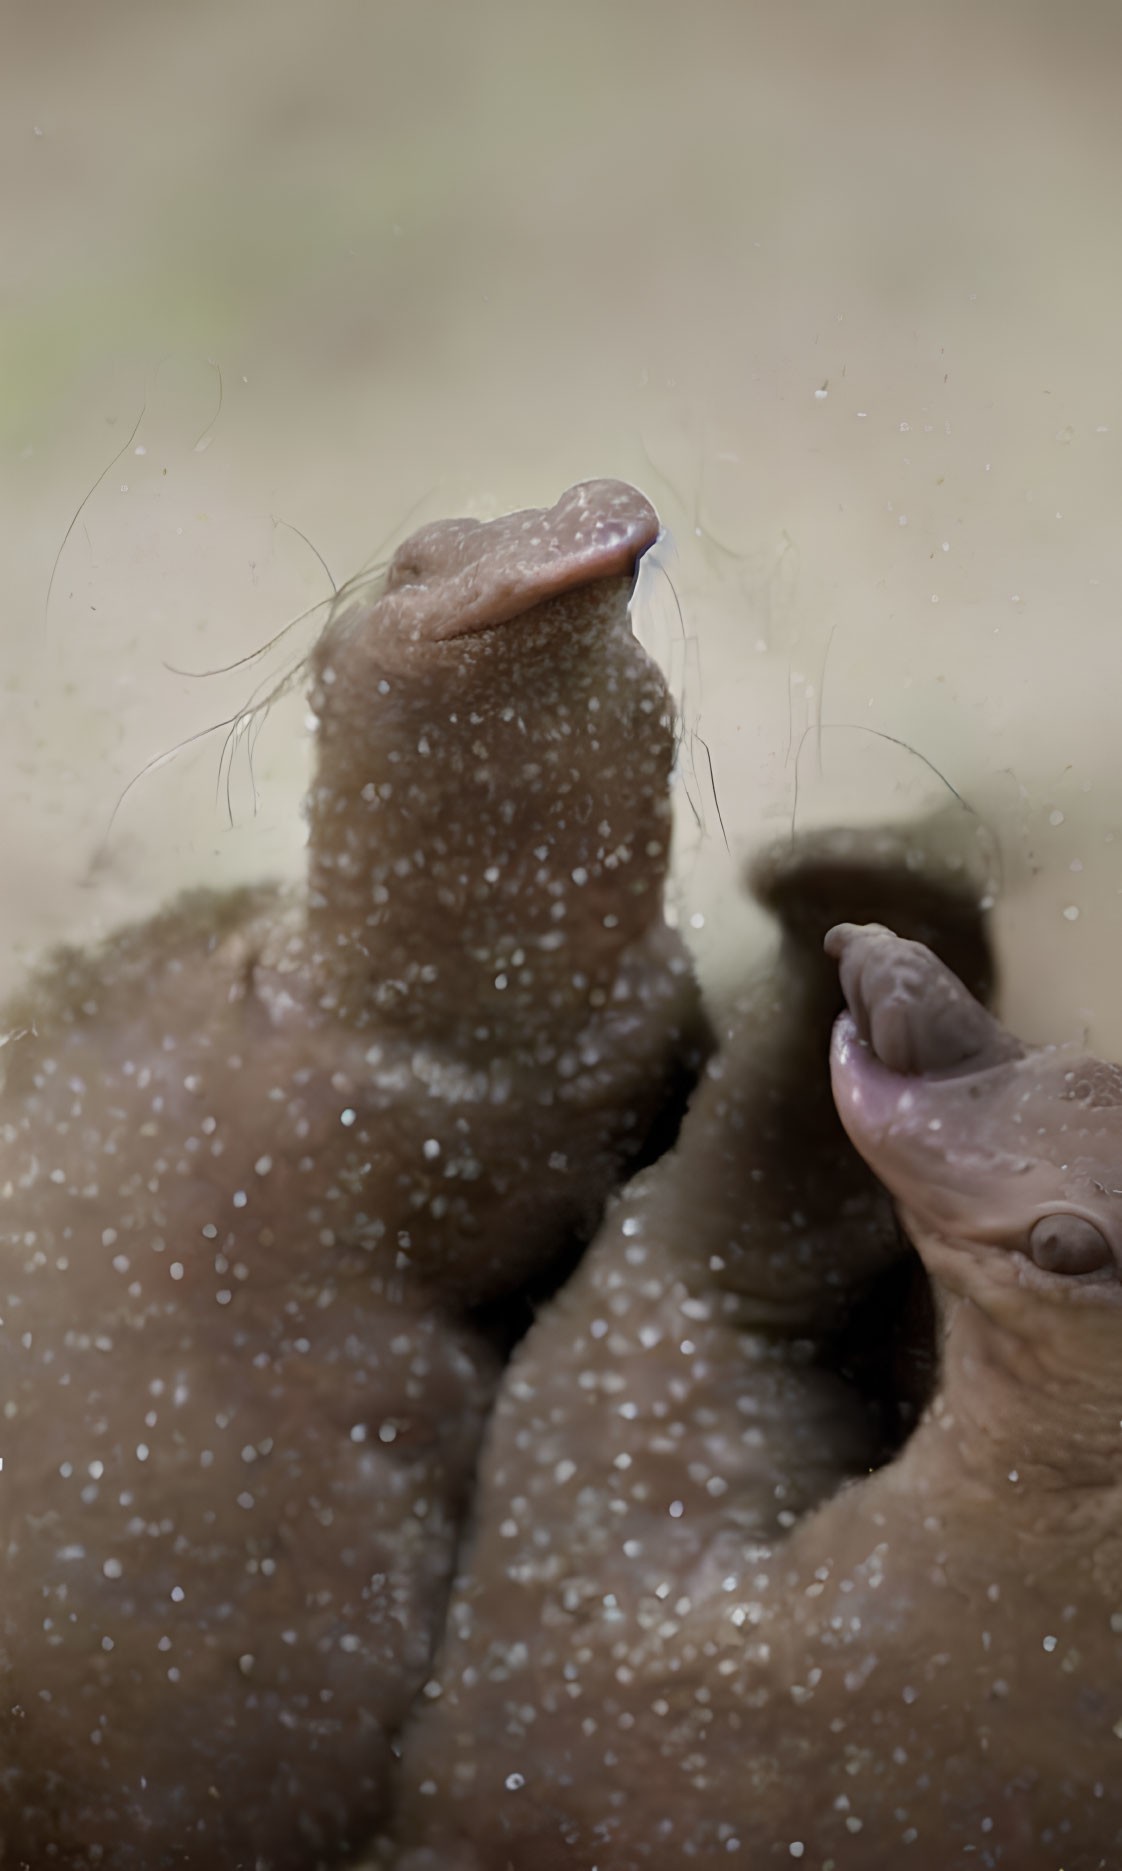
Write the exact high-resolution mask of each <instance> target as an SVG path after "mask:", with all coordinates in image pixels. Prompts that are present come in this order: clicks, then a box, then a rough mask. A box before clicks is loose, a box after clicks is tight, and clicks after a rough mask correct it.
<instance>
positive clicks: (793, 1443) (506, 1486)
mask: <svg viewBox="0 0 1122 1871" xmlns="http://www.w3.org/2000/svg"><path fill="white" fill-rule="evenodd" d="M937 829H938V828H932V827H931V826H923V827H919V828H917V829H916V831H915V832H914V833H913V834H912V835H911V836H910V837H908V836H901V835H899V834H897V835H895V841H894V840H893V839H892V838H889V837H887V836H886V837H885V838H884V839H882V840H879V841H878V840H877V839H875V838H874V839H872V840H871V846H870V842H869V840H870V835H868V834H866V835H864V837H862V835H859V834H851V835H849V837H848V839H846V838H845V837H844V836H835V837H834V838H832V839H826V840H824V841H823V843H822V844H820V845H819V846H817V847H816V845H815V843H814V841H813V840H812V841H808V842H807V843H806V844H805V845H804V846H802V847H800V846H799V844H797V843H796V844H795V845H794V846H793V847H788V848H787V852H786V854H785V855H781V856H780V857H779V858H772V859H769V860H765V861H764V862H763V864H761V865H759V866H757V869H756V873H755V875H756V881H757V888H758V889H760V890H761V893H762V894H763V895H764V896H765V899H766V900H767V901H769V902H770V903H771V904H772V905H773V906H774V907H776V908H777V909H778V910H779V911H780V913H781V915H782V918H783V925H784V932H785V933H784V940H783V942H782V945H781V947H780V950H779V954H778V957H777V960H776V962H775V966H774V970H773V971H772V973H771V974H770V975H769V976H767V977H765V979H764V980H762V981H761V982H760V983H759V984H757V986H756V988H755V989H754V990H753V991H752V992H751V993H750V994H747V995H745V996H744V997H743V1000H742V1002H741V1004H740V1006H739V1008H738V1009H737V1011H736V1012H735V1013H734V1015H733V1017H732V1018H731V1020H730V1021H729V1023H728V1026H727V1028H726V1030H725V1032H724V1033H723V1035H722V1045H721V1048H720V1050H719V1051H718V1053H717V1054H716V1055H715V1057H714V1058H713V1059H712V1060H711V1062H710V1064H709V1067H708V1069H707V1072H706V1075H705V1077H704V1079H703V1081H702V1083H701V1085H700V1086H699V1088H698V1090H697V1092H696V1093H695V1096H694V1099H693V1102H692V1103H691V1106H690V1109H689V1112H688V1114H687V1117H686V1119H685V1122H684V1124H683V1127H682V1132H681V1135H680V1138H679V1140H678V1143H677V1146H676V1147H675V1149H674V1150H673V1151H672V1152H671V1153H669V1154H668V1155H667V1156H665V1157H663V1158H662V1159H661V1160H660V1162H659V1163H658V1164H656V1165H655V1166H654V1167H653V1168H651V1169H647V1170H644V1171H643V1172H642V1173H641V1175H640V1176H639V1177H638V1178H637V1179H636V1180H635V1181H633V1183H632V1184H631V1186H630V1188H629V1189H628V1190H627V1191H626V1192H625V1193H624V1195H623V1196H622V1197H621V1198H620V1200H619V1201H618V1203H617V1204H616V1205H615V1207H614V1208H613V1209H612V1210H611V1212H610V1213H609V1215H608V1217H607V1218H606V1220H605V1223H604V1225H603V1227H602V1229H601V1231H600V1234H599V1235H598V1237H597V1239H596V1241H595V1242H594V1243H593V1245H592V1247H591V1249H590V1250H589V1253H588V1255H587V1256H586V1257H585V1259H584V1261H583V1262H582V1265H581V1267H580V1269H579V1271H578V1273H577V1274H576V1276H575V1277H574V1279H573V1280H571V1281H570V1282H569V1284H568V1285H567V1287H566V1288H565V1289H564V1290H563V1291H562V1293H561V1294H560V1295H559V1296H558V1298H557V1299H556V1300H555V1302H554V1303H553V1305H552V1307H551V1308H550V1310H549V1311H548V1312H546V1313H543V1315H542V1316H541V1318H540V1319H539V1321H538V1323H537V1324H536V1326H535V1327H534V1329H533V1331H532V1332H531V1333H530V1334H529V1336H528V1337H527V1339H526V1340H525V1342H524V1343H523V1345H522V1346H521V1347H520V1349H519V1351H518V1353H517V1354H516V1356H515V1359H514V1361H513V1362H512V1364H511V1366H510V1368H509V1370H508V1371H507V1373H506V1375H505V1377H504V1381H503V1385H502V1388H501V1391H500V1396H499V1400H498V1403H497V1405H496V1409H495V1413H494V1416H493V1418H492V1422H491V1425H490V1428H489V1431H488V1437H487V1441H486V1444H485V1447H484V1452H483V1457H482V1461H481V1468H480V1481H479V1486H478V1489H477V1493H476V1499H475V1505H474V1512H473V1519H474V1523H475V1530H474V1536H473V1539H472V1542H471V1543H470V1545H469V1547H468V1549H467V1552H466V1555H465V1560H464V1563H463V1567H462V1576H461V1578H460V1580H459V1581H458V1583H457V1586H456V1590H455V1592H454V1594H453V1598H452V1601H451V1609H450V1616H449V1622H448V1628H447V1631H446V1633H445V1638H444V1645H443V1650H442V1653H441V1655H440V1657H439V1659H438V1664H437V1668H436V1670H435V1672H434V1680H433V1682H432V1684H431V1685H430V1686H429V1694H428V1696H427V1697H426V1698H425V1699H424V1701H423V1702H422V1703H421V1705H420V1706H419V1710H418V1712H417V1714H416V1716H415V1719H414V1721H413V1723H412V1725H411V1729H410V1730H409V1731H407V1734H406V1739H405V1747H404V1759H403V1787H402V1800H401V1806H400V1814H399V1826H398V1834H397V1841H396V1850H397V1856H396V1858H395V1857H393V1856H390V1857H389V1862H390V1863H393V1864H395V1865H396V1866H398V1867H399V1871H593V1868H594V1867H595V1868H596V1871H641V1868H642V1867H647V1866H650V1867H653V1868H656V1871H671V1868H672V1867H678V1866H680V1865H686V1864H693V1863H704V1864H707V1865H717V1864H721V1865H726V1864H728V1863H730V1862H732V1863H740V1864H743V1865H747V1866H751V1867H752V1868H753V1871H755V1868H756V1867H761V1866H766V1865H772V1864H776V1865H778V1864H783V1865H786V1864H787V1863H788V1862H801V1863H803V1864H806V1865H813V1866H814V1867H815V1871H826V1868H827V1867H829V1868H830V1871H884V1868H885V1867H887V1866H892V1867H895V1866H897V1865H901V1866H912V1867H915V1868H916V1871H970V1868H971V1867H979V1866H989V1867H1007V1868H1008V1871H1058V1868H1059V1867H1061V1866H1062V1867H1063V1868H1064V1871H1101V1868H1102V1867H1106V1866H1110V1867H1113V1866H1115V1865H1117V1864H1119V1863H1122V1845H1120V1843H1119V1841H1120V1838H1122V1776H1120V1774H1119V1770H1118V1765H1117V1763H1118V1761H1119V1759H1120V1758H1122V1756H1120V1750H1122V1739H1120V1737H1122V1433H1120V1429H1119V1425H1120V1423H1122V1314H1120V1313H1119V1310H1118V1303H1117V1302H1118V1294H1119V1272H1118V1269H1119V1266H1120V1265H1122V1246H1120V1240H1122V1237H1120V1232H1119V1224H1120V1223H1122V1194H1120V1193H1119V1189H1120V1187H1122V1174H1120V1173H1119V1172H1120V1171H1122V1080H1120V1076H1119V1074H1118V1073H1117V1072H1116V1071H1115V1070H1114V1068H1112V1067H1104V1066H1101V1065H1098V1064H1097V1063H1095V1062H1091V1061H1072V1060H1067V1059H1066V1058H1065V1057H1064V1056H1063V1055H1058V1054H1055V1053H1052V1054H1043V1055H1041V1054H1035V1055H1034V1054H1030V1053H1029V1052H1028V1051H1027V1049H1026V1048H1024V1047H1023V1046H1021V1045H1020V1043H1019V1042H1018V1041H1016V1040H1015V1039H1013V1038H1011V1037H1010V1036H1009V1035H1008V1034H1007V1033H1005V1032H1004V1031H1003V1029H1002V1028H1001V1027H1000V1026H999V1025H998V1024H997V1022H996V1021H995V1020H993V1019H992V1018H991V1016H990V1015H989V1014H988V1013H987V1012H986V1011H985V1009H984V1008H983V1007H982V1006H981V1005H980V1004H979V1002H978V1001H977V1000H975V999H973V998H972V997H971V995H970V994H969V993H968V992H967V990H966V988H965V987H964V986H963V985H962V982H961V980H960V979H959V978H958V977H957V976H956V975H954V974H952V973H951V972H950V971H949V969H948V968H947V967H946V966H945V965H944V964H943V963H942V962H939V961H937V960H936V959H935V957H934V955H933V954H932V953H931V952H930V949H929V947H928V946H925V945H921V944H920V943H919V942H918V941H915V940H901V939H899V938H897V937H895V936H889V935H888V934H887V933H886V932H885V931H884V930H883V929H881V930H873V931H871V932H870V931H862V930H859V929H856V928H854V927H852V926H851V927H849V928H848V929H846V930H843V931H841V932H838V931H835V932H834V933H833V934H832V935H831V937H830V942H829V947H830V955H829V956H828V957H827V956H825V955H824V954H823V950H822V943H823V937H824V936H825V934H826V931H827V928H828V926H829V923H830V921H831V920H833V916H834V915H836V914H837V913H838V911H839V910H840V911H841V913H842V914H845V915H850V916H852V917H853V918H854V921H856V919H857V917H858V916H859V917H860V919H861V920H862V921H865V920H866V919H871V918H873V917H875V918H876V919H877V921H878V922H883V921H885V920H887V919H888V917H889V915H891V919H892V920H893V922H895V924H896V926H897V927H898V928H899V929H901V930H902V931H905V932H907V934H908V935H909V936H915V935H918V934H919V933H920V932H921V931H924V932H925V934H924V943H925V944H928V943H931V942H933V941H935V942H938V943H939V944H940V946H941V947H942V948H943V950H944V953H945V955H946V957H947V959H948V960H951V959H953V960H954V962H955V965H956V967H957V968H959V969H960V970H961V971H962V973H963V974H964V975H965V976H966V977H967V978H968V979H970V980H971V982H972V984H974V985H975V986H977V987H979V988H985V986H986V985H987V983H988V979H989V976H990V968H989V955H988V945H987V939H986V925H985V916H984V911H983V902H984V896H985V893H984V884H983V880H982V879H980V878H979V876H978V872H977V868H976V867H973V866H972V865H971V863H970V862H969V861H968V860H969V857H970V853H969V851H967V852H966V853H965V854H962V853H960V857H962V858H963V861H962V862H961V863H960V865H959V867H958V868H957V869H953V868H950V867H949V866H946V865H945V864H944V862H943V860H942V859H941V858H940V857H939V855H938V850H939V843H938V839H937V838H936V830H937ZM965 829H966V828H965V826H964V824H963V823H962V821H961V816H960V822H959V831H960V835H961V834H962V833H963V832H964V831H965ZM874 860H875V861H874ZM843 905H849V906H851V907H850V908H848V909H844V908H843V907H842V906H843ZM858 906H859V907H858ZM834 958H840V960H841V975H842V983H843V985H844V990H845V993H846V995H847V996H848V999H849V1006H850V1011H849V1012H848V1013H845V1012H842V1006H843V1001H842V993H841V991H840V990H839V981H838V971H837V969H836V967H835V966H834ZM839 1013H841V1019H840V1021H839V1022H838V1025H837V1030H836V1036H835V1039H834V1051H833V1067H832V1069H833V1082H834V1091H835V1093H836V1096H837V1101H838V1107H839V1109H840V1112H841V1116H842V1118H843V1119H844V1121H845V1124H846V1126H847V1127H848V1130H849V1134H850V1137H851V1138H852V1139H853V1140H854V1142H855V1143H856V1145H857V1151H854V1150H853V1149H852V1148H847V1146H846V1140H845V1137H844V1135H843V1134H842V1131H841V1127H840V1125H839V1123H838V1118H837V1115H836V1114H835V1111H834V1107H833V1103H832V1101H831V1098H830V1063H829V1047H830V1034H831V1028H832V1027H833V1025H834V1022H835V1017H836V1016H837V1015H838V1014H839ZM858 1151H859V1152H860V1155H858V1153H857V1152H858ZM862 1159H865V1160H864V1161H863V1160H862ZM868 1166H871V1168H872V1170H875V1171H876V1173H877V1175H878V1176H879V1177H881V1178H882V1179H883V1182H884V1183H887V1185H888V1187H889V1189H890V1190H891V1191H892V1192H893V1194H894V1195H896V1196H897V1197H899V1198H900V1201H901V1204H902V1207H903V1212H904V1214H905V1218H906V1220H907V1223H908V1228H909V1231H910V1232H911V1234H912V1238H913V1240H914V1242H915V1244H916V1246H917V1247H918V1249H919V1253H920V1255H921V1256H922V1258H923V1261H924V1263H925V1264H926V1267H927V1269H928V1273H929V1275H930V1277H931V1280H932V1282H933V1284H934V1286H935V1289H936V1300H937V1305H938V1309H939V1315H940V1328H941V1333H942V1335H943V1342H942V1345H941V1347H940V1351H941V1355H940V1359H939V1366H938V1375H937V1383H936V1387H935V1392H934V1396H933V1397H932V1399H931V1402H930V1404H929V1406H928V1408H927V1409H926V1411H925V1412H924V1414H923V1416H922V1419H921V1420H920V1422H919V1424H918V1426H917V1427H916V1428H915V1429H914V1431H913V1433H912V1434H911V1435H910V1437H909V1438H908V1439H907V1440H906V1441H905V1442H904V1444H903V1446H902V1448H901V1449H900V1450H899V1452H898V1453H897V1454H896V1456H895V1458H894V1459H893V1460H891V1461H889V1462H888V1463H886V1464H884V1465H882V1466H879V1467H876V1469H875V1472H869V1471H870V1469H872V1468H873V1467H874V1464H875V1463H876V1462H877V1461H878V1460H879V1452H878V1447H877V1439H876V1436H875V1435H874V1433H873V1429H872V1426H871V1424H870V1420H869V1417H868V1414H867V1412H866V1411H865V1410H864V1408H863V1406H862V1400H861V1398H860V1396H859V1395H858V1394H856V1392H855V1389H854V1386H853V1385H852V1383H850V1382H849V1381H848V1380H847V1377H846V1371H845V1365H844V1362H843V1361H841V1360H840V1359H839V1354H838V1345H839V1342H840V1340H839V1336H838V1334H839V1331H841V1332H842V1336H843V1337H844V1319H845V1314H846V1311H847V1309H849V1308H851V1307H852V1306H853V1305H854V1303H855V1301H856V1300H857V1299H858V1298H859V1296H860V1295H861V1293H862V1290H863V1286H864V1283H865V1282H866V1281H868V1279H869V1278H870V1276H877V1277H879V1276H880V1275H881V1274H882V1272H883V1269H884V1268H885V1267H886V1266H889V1265H890V1264H891V1262H892V1259H893V1256H894V1255H898V1254H900V1253H902V1252H904V1253H910V1252H911V1251H912V1250H910V1249H907V1248H906V1245H905V1244H903V1243H902V1241H901V1239H900V1237H899V1236H898V1234H897V1233H896V1232H895V1230H894V1226H893V1217H892V1215H891V1213H890V1212H889V1206H888V1200H887V1197H886V1196H885V1193H884V1190H883V1188H882V1187H881V1185H880V1184H879V1183H877V1182H875V1181H874V1180H873V1178H872V1176H871V1175H870V1170H869V1167H868ZM1103 1243H1106V1244H1108V1247H1109V1253H1108V1252H1107V1251H1105V1249H1104V1246H1103ZM1061 1266H1066V1268H1067V1269H1068V1270H1067V1271H1066V1272H1064V1271H1061V1270H1060V1268H1061ZM882 1321H883V1323H884V1326H885V1329H886V1330H887V1329H889V1327H890V1321H889V1320H888V1319H887V1317H886V1316H885V1315H882Z"/></svg>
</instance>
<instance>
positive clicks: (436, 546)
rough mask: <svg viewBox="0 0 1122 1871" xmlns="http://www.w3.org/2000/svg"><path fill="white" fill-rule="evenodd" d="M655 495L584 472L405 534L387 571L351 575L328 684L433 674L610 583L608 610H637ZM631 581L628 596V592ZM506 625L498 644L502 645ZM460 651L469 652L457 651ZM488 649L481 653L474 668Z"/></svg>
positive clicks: (324, 666)
mask: <svg viewBox="0 0 1122 1871" xmlns="http://www.w3.org/2000/svg"><path fill="white" fill-rule="evenodd" d="M658 531H659V523H658V516H657V514H656V513H655V510H654V508H653V507H652V506H651V504H650V502H649V501H648V500H647V499H646V498H645V497H644V496H643V495H642V494H641V493H639V491H638V490H637V489H636V488H634V487H630V486H629V485H628V484H627V483H626V482H625V481H611V480H599V481H581V482H579V483H578V484H577V486H575V487H570V488H569V489H568V490H567V491H566V492H565V493H564V494H562V496H561V498H560V500H558V501H557V502H556V504H555V505H554V506H552V507H527V508H524V509H522V510H521V511H520V512H517V513H506V514H503V516H502V517H501V518H500V519H497V520H489V521H482V520H472V519H456V520H438V521H436V522H434V523H433V524H432V525H430V526H423V527H421V528H420V530H419V531H418V532H416V533H414V534H413V535H412V536H411V537H410V538H409V539H407V540H406V541H405V542H404V544H403V545H400V546H399V547H398V549H397V551H396V552H395V553H394V555H393V558H392V559H391V560H390V563H389V566H388V567H387V569H386V572H385V575H384V577H383V578H382V580H381V582H380V583H377V582H375V583H372V582H371V581H370V579H369V578H367V577H360V578H358V579H356V580H354V581H353V582H352V584H350V585H348V586H346V587H344V589H343V590H342V591H341V592H340V594H339V599H338V601H337V603H336V606H335V609H334V611H333V613H332V617H331V621H330V622H329V624H328V627H327V629H326V630H325V632H324V634H323V637H322V638H321V639H320V642H319V644H318V645H317V647H316V651H315V653H314V664H315V668H316V672H317V674H318V675H319V677H320V682H321V685H322V684H323V681H324V672H325V671H326V670H331V671H332V672H333V673H332V676H331V677H330V679H329V681H328V686H330V684H331V683H333V682H335V681H340V680H348V679H349V680H350V681H352V682H353V681H357V682H358V683H359V684H360V686H363V687H365V683H366V680H367V679H368V677H369V675H370V674H371V673H381V674H383V675H387V676H394V675H397V676H399V677H402V676H408V675H410V674H413V675H423V674H424V672H425V671H426V670H428V669H430V668H433V667H435V668H437V669H442V668H445V667H447V666H448V665H449V663H450V662H451V661H452V660H453V657H452V656H450V654H449V653H448V651H447V650H445V653H444V654H443V655H442V653H441V652H442V648H443V647H444V646H458V647H459V651H460V652H462V649H463V646H464V643H465V640H467V639H471V638H476V637H480V636H482V635H484V634H485V633H498V632H499V629H500V626H502V625H505V624H510V623H511V622H512V621H513V620H514V619H516V618H519V619H521V618H525V617H526V616H528V614H530V613H532V612H534V611H535V610H536V609H537V607H538V606H540V605H544V604H547V603H549V602H550V600H556V599H563V598H565V597H566V596H568V595H570V594H573V593H578V594H580V599H579V602H578V604H577V605H576V607H572V606H570V607H564V608H565V609H566V611H567V610H569V609H574V611H575V614H584V613H585V612H587V610H588V608H589V607H588V593H589V590H590V588H592V587H599V588H601V595H602V596H603V597H604V599H605V600H606V601H605V603H604V606H603V610H604V616H605V621H606V622H610V621H616V622H618V621H619V620H620V618H621V617H624V616H625V608H626V598H627V595H628V594H629V591H630V584H631V579H632V577H633V575H634V571H635V567H636V564H637V562H638V560H639V558H640V557H641V555H642V554H643V553H644V552H645V551H646V549H647V547H648V546H650V545H651V544H653V542H654V540H655V539H656V538H657V537H658ZM620 581H624V582H623V586H622V596H623V602H620V599H619V590H620ZM497 642H498V637H497V635H496V636H495V639H494V642H493V643H492V645H491V647H492V648H494V647H495V646H496V645H497ZM454 660H455V661H456V662H457V663H460V662H462V660H463V659H462V655H457V656H455V659H454ZM476 660H477V657H475V656H469V657H468V658H467V659H466V662H464V663H463V667H464V668H470V667H471V666H472V664H473V663H474V662H475V661H476Z"/></svg>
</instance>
